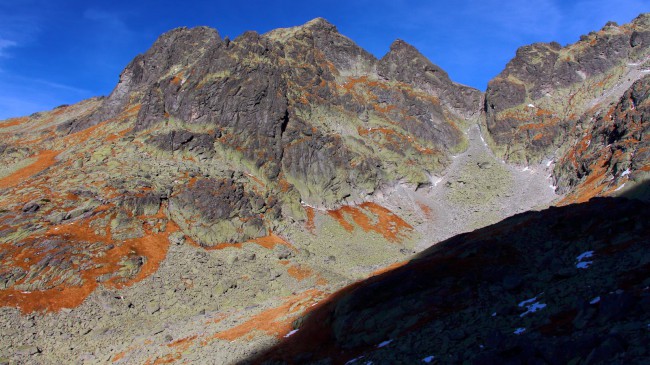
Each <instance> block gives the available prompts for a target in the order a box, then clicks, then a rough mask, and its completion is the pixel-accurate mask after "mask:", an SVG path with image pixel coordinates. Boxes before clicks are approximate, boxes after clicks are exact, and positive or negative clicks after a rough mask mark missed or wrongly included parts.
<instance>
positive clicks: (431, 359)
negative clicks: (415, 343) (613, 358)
mask: <svg viewBox="0 0 650 365" xmlns="http://www.w3.org/2000/svg"><path fill="white" fill-rule="evenodd" d="M648 326H650V325H648ZM435 358H436V357H435V356H433V355H431V356H427V357H425V358H424V359H422V361H423V362H426V363H427V364H428V363H430V362H431V361H433V359H435Z"/></svg>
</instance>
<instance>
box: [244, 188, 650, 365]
mask: <svg viewBox="0 0 650 365" xmlns="http://www.w3.org/2000/svg"><path fill="white" fill-rule="evenodd" d="M648 213H650V211H648V206H647V204H644V203H642V202H640V201H633V200H627V199H622V198H605V199H603V198H600V199H596V200H592V201H590V202H589V203H585V204H581V205H571V206H567V207H563V208H551V209H549V210H545V211H541V212H528V213H523V214H519V215H517V216H514V217H512V218H508V219H506V220H504V221H502V222H500V223H497V224H495V225H493V226H489V227H486V228H484V229H480V230H477V231H474V232H472V233H468V234H463V235H460V236H457V237H454V238H452V239H450V240H448V241H445V242H442V243H439V244H437V245H435V246H433V247H431V248H430V249H428V250H427V251H425V252H423V253H422V254H420V255H419V256H418V257H416V258H415V259H413V260H411V261H410V262H409V263H408V264H406V265H404V266H402V267H400V268H398V269H394V270H392V271H389V272H387V273H385V274H382V275H379V276H376V277H372V278H370V279H368V280H365V281H362V282H360V283H357V284H355V285H353V286H351V287H348V288H345V289H343V290H342V291H340V292H339V293H336V294H334V295H333V296H332V297H331V298H330V299H329V300H328V301H326V302H325V303H323V304H321V305H320V306H319V307H317V309H315V310H313V311H312V312H311V313H309V314H307V315H306V316H305V317H304V318H303V319H301V320H299V321H296V322H295V323H294V326H295V328H296V329H297V331H296V332H295V334H293V335H292V336H291V337H290V338H288V339H285V340H284V341H282V342H281V343H280V344H279V345H278V346H276V347H275V348H273V349H271V350H269V351H268V352H266V353H264V354H262V355H261V356H260V357H258V358H257V360H254V361H252V362H253V363H265V364H279V363H294V364H298V363H300V364H304V363H314V364H315V363H329V362H328V361H332V362H333V363H345V362H346V361H349V360H352V359H355V358H358V359H360V360H363V361H364V362H368V361H370V362H373V363H380V364H387V363H396V362H398V361H401V362H404V363H420V362H422V361H423V360H424V359H427V358H429V359H430V360H431V359H432V358H431V356H433V357H434V358H435V359H436V361H437V363H463V362H464V361H469V362H470V363H481V364H503V363H543V364H556V363H557V364H562V363H568V362H571V361H576V360H580V362H583V361H584V362H588V363H589V362H593V363H601V362H602V363H613V362H622V363H626V362H644V361H648V359H649V357H650V353H648V345H649V344H650V335H649V332H648V329H647V326H648V321H650V316H649V313H650V312H649V311H648V310H649V309H650V307H649V305H650V295H649V293H648V290H647V286H648V284H649V282H648V268H649V267H650V266H649V265H650V256H649V255H648V246H649V245H650V241H649V239H648V237H650V236H649V234H650V224H649V223H648V222H647V221H646V220H645V218H644V215H646V214H648ZM585 237H589V238H588V239H585ZM362 356H363V357H362Z"/></svg>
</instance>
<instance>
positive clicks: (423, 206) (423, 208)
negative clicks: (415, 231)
mask: <svg viewBox="0 0 650 365" xmlns="http://www.w3.org/2000/svg"><path fill="white" fill-rule="evenodd" d="M418 207H420V210H421V211H422V213H423V214H424V216H425V217H426V218H427V219H432V218H433V211H432V210H431V207H430V206H428V205H426V204H424V203H422V202H418Z"/></svg>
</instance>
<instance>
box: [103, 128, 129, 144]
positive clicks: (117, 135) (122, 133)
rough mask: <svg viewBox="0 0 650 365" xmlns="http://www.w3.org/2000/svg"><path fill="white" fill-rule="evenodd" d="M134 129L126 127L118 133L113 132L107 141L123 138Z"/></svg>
mask: <svg viewBox="0 0 650 365" xmlns="http://www.w3.org/2000/svg"><path fill="white" fill-rule="evenodd" d="M132 130H133V128H126V129H125V130H123V131H120V132H118V133H113V134H111V135H110V136H108V137H106V142H112V141H114V140H116V139H118V138H123V137H124V136H125V135H126V134H127V133H129V132H130V131H132Z"/></svg>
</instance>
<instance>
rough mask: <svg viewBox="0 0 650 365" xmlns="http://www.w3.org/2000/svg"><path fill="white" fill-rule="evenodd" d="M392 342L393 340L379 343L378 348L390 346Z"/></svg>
mask: <svg viewBox="0 0 650 365" xmlns="http://www.w3.org/2000/svg"><path fill="white" fill-rule="evenodd" d="M391 342H393V340H387V341H384V342H382V343H380V344H379V345H377V348H378V349H380V348H382V347H384V346H388V345H389V344H390V343H391Z"/></svg>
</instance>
